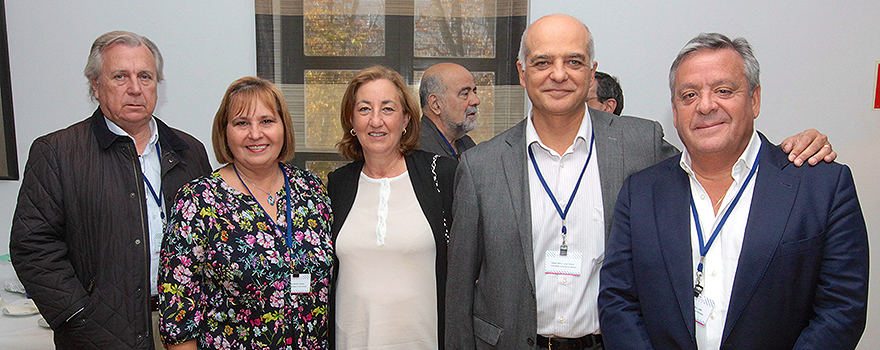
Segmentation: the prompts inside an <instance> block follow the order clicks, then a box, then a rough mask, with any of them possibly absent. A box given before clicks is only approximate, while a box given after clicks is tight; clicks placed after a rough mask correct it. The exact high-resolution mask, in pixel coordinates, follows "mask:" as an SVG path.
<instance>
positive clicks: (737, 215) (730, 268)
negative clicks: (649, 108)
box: [679, 132, 785, 350]
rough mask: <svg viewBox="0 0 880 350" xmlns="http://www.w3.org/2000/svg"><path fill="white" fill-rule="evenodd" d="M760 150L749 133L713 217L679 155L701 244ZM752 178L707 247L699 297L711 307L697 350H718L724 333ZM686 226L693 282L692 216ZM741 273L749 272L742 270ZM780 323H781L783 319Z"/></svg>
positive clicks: (686, 157)
mask: <svg viewBox="0 0 880 350" xmlns="http://www.w3.org/2000/svg"><path fill="white" fill-rule="evenodd" d="M760 149H761V139H760V138H759V137H758V133H757V132H755V133H753V134H752V139H751V141H749V144H748V146H747V147H746V150H745V151H744V152H743V154H742V155H740V157H739V159H738V160H737V161H736V163H734V165H733V169H732V171H731V176H732V177H733V183H732V184H731V185H730V188H728V189H727V193H726V194H725V195H724V199H723V200H722V202H721V207H720V209H719V210H718V215H717V216H716V215H715V212H714V210H713V208H712V204H713V203H712V200H711V199H710V198H709V194H708V193H707V192H706V190H705V189H704V188H703V186H702V185H701V184H700V182H699V181H697V179H696V177H695V176H694V171H693V170H692V168H691V158H690V154H688V152H687V150H685V151H684V152H682V154H681V161H680V162H679V165H681V168H682V169H684V171H685V172H687V174H688V177H689V178H690V186H691V196H692V197H693V200H694V206H695V207H696V208H697V214H698V215H699V217H700V222H699V224H700V227H701V229H702V232H703V240H704V244H705V243H706V242H708V241H709V237H711V235H712V232H714V231H715V228H716V227H717V225H718V224H719V222H720V221H721V218H722V217H723V216H724V213H725V212H726V211H727V209H728V207H729V206H730V204H731V202H732V201H733V199H734V197H736V194H737V192H739V190H740V187H741V186H742V184H743V182H745V180H746V177H748V174H749V171H750V170H751V168H752V166H753V164H754V162H755V158H756V157H757V156H758V152H759V151H760ZM756 178H757V173H756V174H755V175H753V176H752V179H751V180H750V181H749V183H748V184H746V188H745V190H744V191H743V194H742V196H741V197H740V199H739V201H738V202H737V204H736V206H735V207H734V208H733V211H731V213H730V216H729V217H728V218H727V221H726V222H725V223H724V226H723V227H722V230H721V232H719V233H718V237H716V238H715V242H714V243H713V244H712V245H711V246H710V248H709V252H708V253H707V254H706V258H705V260H704V262H703V283H702V286H703V292H702V294H701V296H702V297H705V298H707V299H710V300H712V301H713V302H714V304H715V306H714V308H712V311H711V312H710V313H709V317H708V319H707V322H706V325H705V326H703V325H701V324H699V323H697V324H696V331H697V332H696V338H697V348H698V349H701V350H707V349H719V348H720V347H721V337H722V335H723V334H722V333H723V332H724V323H725V321H726V319H727V310H728V307H729V305H730V293H731V290H732V289H733V281H734V277H735V276H736V266H737V264H738V263H739V254H740V251H741V250H742V244H743V237H744V236H745V230H746V222H747V221H748V218H749V210H750V209H751V205H752V194H753V192H754V190H755V179H756ZM690 226H691V246H692V250H693V254H692V255H693V256H692V258H693V273H692V275H691V276H692V277H693V279H694V283H696V273H697V265H698V264H699V262H700V243H699V238H698V236H697V228H696V220H695V219H694V215H693V213H691V225H690ZM744 273H750V272H749V271H744ZM780 321H781V322H785V320H780Z"/></svg>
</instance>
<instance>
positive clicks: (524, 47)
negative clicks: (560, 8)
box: [517, 14, 596, 62]
mask: <svg viewBox="0 0 880 350" xmlns="http://www.w3.org/2000/svg"><path fill="white" fill-rule="evenodd" d="M530 32H540V33H538V35H539V36H541V37H546V35H544V32H548V33H551V34H552V33H554V32H556V33H561V32H564V33H571V34H585V35H584V36H583V38H584V48H585V50H586V51H587V54H588V55H589V57H588V59H589V61H593V60H595V59H596V51H595V48H594V45H593V33H591V32H590V28H588V27H587V25H586V24H584V23H583V22H581V21H580V20H579V19H577V18H574V17H572V16H569V15H564V14H553V15H546V16H544V17H541V18H538V20H536V21H535V22H534V23H532V24H530V25H529V26H528V27H526V30H525V31H523V35H522V39H521V40H520V43H519V56H517V59H518V60H519V61H520V62H525V59H526V57H528V56H529V53H530V52H531V51H530V47H531V46H530V44H531V43H530V42H529V41H528V40H527V38H529V36H530V35H529V33H530Z"/></svg>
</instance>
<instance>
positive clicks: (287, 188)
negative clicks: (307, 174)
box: [232, 164, 293, 261]
mask: <svg viewBox="0 0 880 350" xmlns="http://www.w3.org/2000/svg"><path fill="white" fill-rule="evenodd" d="M278 168H280V169H281V174H282V175H284V197H285V198H287V203H286V208H287V213H286V218H287V234H286V235H285V236H284V243H286V244H287V249H288V250H292V249H293V223H291V222H290V217H291V210H290V180H288V178H287V172H285V171H284V168H283V167H282V166H281V164H278ZM232 170H233V171H235V176H238V181H241V184H242V185H244V188H245V189H246V190H247V191H248V194H250V195H251V197H254V194H253V193H251V189H250V188H248V185H247V184H246V183H244V181H242V179H241V175H239V173H238V168H236V167H235V164H232ZM256 199H257V197H254V200H255V201H256V202H257V206H259V207H260V210H262V211H263V214H265V215H266V217H267V218H269V222H270V223H272V227H274V228H275V230H277V231H278V232H283V231H281V229H280V228H279V227H278V224H276V223H275V219H273V218H272V217H270V216H269V213H268V212H267V211H266V209H264V208H263V205H262V204H260V201H257V200H256ZM290 258H291V261H292V259H293V256H291V257H290Z"/></svg>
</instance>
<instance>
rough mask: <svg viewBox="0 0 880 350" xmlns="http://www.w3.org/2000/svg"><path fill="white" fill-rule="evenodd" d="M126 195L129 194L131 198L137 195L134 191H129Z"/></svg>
mask: <svg viewBox="0 0 880 350" xmlns="http://www.w3.org/2000/svg"><path fill="white" fill-rule="evenodd" d="M128 195H129V196H130V197H131V198H134V197H135V196H137V195H136V194H134V192H132V193H129V194H128Z"/></svg>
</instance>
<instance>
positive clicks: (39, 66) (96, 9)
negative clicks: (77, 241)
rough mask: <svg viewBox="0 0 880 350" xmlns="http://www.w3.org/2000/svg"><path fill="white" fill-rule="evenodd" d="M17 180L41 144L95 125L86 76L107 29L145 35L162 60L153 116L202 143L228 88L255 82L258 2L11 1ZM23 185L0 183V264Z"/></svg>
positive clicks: (9, 28)
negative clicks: (240, 81)
mask: <svg viewBox="0 0 880 350" xmlns="http://www.w3.org/2000/svg"><path fill="white" fill-rule="evenodd" d="M6 23H7V35H8V38H9V62H10V70H11V74H12V96H13V107H14V109H15V112H14V115H15V132H16V141H17V144H18V155H19V156H18V161H19V174H22V173H23V172H24V165H25V162H26V161H27V154H28V150H29V148H30V145H31V143H32V142H33V141H34V139H36V138H37V137H38V136H41V135H44V134H47V133H49V132H52V131H55V130H58V129H61V128H64V127H67V126H68V125H70V124H73V123H75V122H77V121H80V120H83V119H85V118H87V117H89V116H90V115H91V114H92V112H93V111H94V110H95V108H96V106H97V105H96V104H95V103H93V102H91V101H90V100H89V97H88V85H87V84H86V78H85V77H84V76H83V73H82V71H83V68H84V67H85V64H86V60H87V58H88V55H89V48H90V47H91V45H92V41H94V40H95V38H97V37H98V36H99V35H101V34H103V33H106V32H108V31H111V30H128V31H133V32H135V33H138V34H141V35H144V36H146V37H148V38H150V40H153V42H155V43H156V45H158V46H159V50H161V51H162V55H163V57H164V58H165V69H164V73H165V81H164V82H163V83H161V84H159V102H158V106H157V107H156V112H155V115H156V116H158V117H159V118H161V119H162V120H163V121H165V122H167V123H168V124H169V125H171V126H174V127H177V128H180V129H183V130H184V131H187V132H189V133H190V134H192V135H193V136H195V137H196V138H198V139H199V140H202V142H203V143H205V144H206V147H207V148H208V153H209V157H210V158H211V160H212V162H213V163H214V164H215V166H216V161H214V159H213V154H212V152H211V146H210V143H211V121H212V120H213V118H214V113H215V112H216V111H217V107H218V106H219V105H220V99H221V98H222V97H223V93H224V91H226V87H227V86H229V84H230V83H231V82H232V81H233V80H235V79H237V78H239V77H242V76H245V75H254V74H256V50H255V39H254V38H255V29H254V3H253V2H252V1H207V0H202V1H115V0H93V1H47V0H6ZM20 184H21V182H20V181H0V198H3V200H2V201H0V255H2V254H6V253H8V251H9V244H8V242H9V228H10V226H11V222H12V213H13V211H14V210H15V202H16V198H18V197H17V196H18V189H19V187H20Z"/></svg>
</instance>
